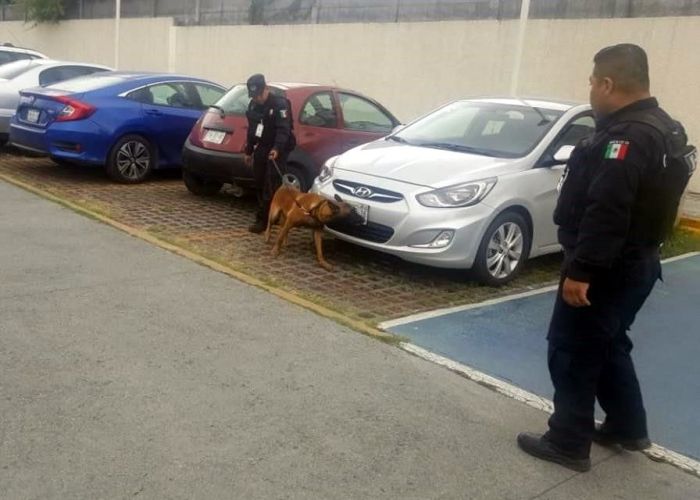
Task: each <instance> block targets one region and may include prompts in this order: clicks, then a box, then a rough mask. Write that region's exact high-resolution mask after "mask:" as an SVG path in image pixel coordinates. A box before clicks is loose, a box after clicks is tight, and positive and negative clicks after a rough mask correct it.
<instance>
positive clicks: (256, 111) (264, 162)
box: [245, 74, 296, 233]
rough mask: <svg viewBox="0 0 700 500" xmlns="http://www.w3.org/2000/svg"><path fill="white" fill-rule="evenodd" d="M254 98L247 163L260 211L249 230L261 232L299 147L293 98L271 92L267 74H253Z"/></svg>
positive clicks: (249, 115)
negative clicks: (273, 200) (289, 160)
mask: <svg viewBox="0 0 700 500" xmlns="http://www.w3.org/2000/svg"><path fill="white" fill-rule="evenodd" d="M247 86H248V95H249V96H250V97H251V100H250V105H249V106H248V111H247V112H246V117H247V118H248V140H247V143H246V148H245V163H246V165H248V166H252V167H253V177H254V180H255V187H256V189H257V192H258V211H257V213H256V215H255V223H253V224H252V225H251V226H250V227H249V228H248V230H249V231H250V232H251V233H261V232H263V231H264V230H265V227H266V225H267V215H268V212H269V209H270V201H272V197H273V196H274V194H275V191H276V190H277V188H278V187H279V186H280V184H281V178H280V173H279V172H278V170H277V168H275V166H274V163H273V162H276V163H277V167H278V168H279V170H280V172H282V173H284V172H286V164H287V157H288V156H289V153H290V152H291V151H292V150H293V149H294V147H295V146H296V139H295V137H294V131H293V124H292V112H291V109H290V104H289V101H288V100H287V99H286V98H284V97H281V96H276V95H274V94H272V93H271V92H270V88H269V87H268V86H267V83H266V82H265V77H264V76H263V75H260V74H256V75H253V76H251V77H250V78H249V79H248V82H247Z"/></svg>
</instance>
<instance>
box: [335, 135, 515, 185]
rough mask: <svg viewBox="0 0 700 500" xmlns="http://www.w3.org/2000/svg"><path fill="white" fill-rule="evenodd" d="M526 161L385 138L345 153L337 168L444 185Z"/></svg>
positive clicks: (505, 170) (506, 170) (490, 174)
mask: <svg viewBox="0 0 700 500" xmlns="http://www.w3.org/2000/svg"><path fill="white" fill-rule="evenodd" d="M522 164H523V161H522V159H521V158H518V159H509V158H508V159H505V158H493V157H490V156H482V155H476V154H469V153H461V152H455V151H446V150H443V149H435V148H427V147H420V146H411V145H408V144H400V143H397V142H391V141H386V140H384V139H381V140H379V141H375V142H372V143H369V144H365V145H364V146H360V147H358V148H355V149H352V150H350V151H348V152H347V153H344V154H343V155H341V156H340V157H338V159H337V161H336V162H335V164H334V168H335V169H338V170H345V171H350V172H357V173H360V174H366V175H371V176H375V177H382V178H385V179H391V180H395V181H399V182H405V183H408V184H415V185H418V186H425V187H432V188H441V187H446V186H452V185H454V184H458V183H461V182H469V181H474V180H479V179H484V178H487V177H496V176H499V175H503V174H506V173H510V172H514V171H518V170H521V169H522Z"/></svg>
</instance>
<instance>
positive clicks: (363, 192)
mask: <svg viewBox="0 0 700 500" xmlns="http://www.w3.org/2000/svg"><path fill="white" fill-rule="evenodd" d="M594 130H595V120H594V118H593V113H592V111H591V109H590V106H588V105H584V104H575V103H569V102H560V101H549V100H546V101H545V100H520V99H502V98H489V99H471V100H462V101H457V102H453V103H451V104H448V105H446V106H443V107H441V108H439V109H437V110H436V111H434V112H432V113H430V114H428V115H427V116H425V117H423V118H420V119H418V120H416V121H415V122H413V123H411V124H409V125H408V126H406V127H404V128H402V129H400V130H398V131H395V132H394V133H393V134H392V135H389V136H387V137H385V138H384V139H380V140H379V141H375V142H371V143H369V144H366V145H364V146H360V147H358V148H355V149H353V150H350V151H348V152H347V153H344V154H343V155H340V156H336V157H334V158H331V159H330V160H328V162H326V165H325V166H324V168H323V169H322V171H321V174H320V175H319V177H318V178H317V179H316V181H315V183H314V186H313V188H312V190H313V191H314V192H316V193H320V194H322V195H325V196H328V197H333V196H334V195H336V194H338V195H340V196H341V197H342V198H343V199H344V200H346V201H348V202H350V203H352V204H353V205H355V206H356V209H357V211H358V213H360V214H361V215H362V216H363V218H364V220H365V223H364V224H362V225H350V224H342V223H337V224H334V225H331V226H329V228H328V230H329V231H330V232H331V233H332V234H334V235H335V236H336V237H338V238H340V239H342V240H346V241H349V242H352V243H355V244H358V245H361V246H364V247H369V248H373V249H376V250H380V251H382V252H387V253H390V254H393V255H396V256H398V257H401V258H402V259H404V260H407V261H411V262H417V263H421V264H427V265H430V266H436V267H443V268H455V269H467V268H472V269H473V271H474V273H475V274H476V277H477V279H479V281H481V282H484V283H487V284H491V285H500V284H503V283H506V282H508V281H509V280H511V279H513V278H514V277H515V276H516V275H517V273H518V272H519V271H520V269H521V268H522V266H523V264H524V262H525V261H526V260H527V259H528V258H529V257H536V256H539V255H543V254H546V253H551V252H556V251H559V250H560V246H559V244H558V243H557V235H556V227H555V225H554V222H553V220H552V214H553V211H554V207H555V205H556V200H557V195H558V189H557V187H558V184H559V182H560V180H561V178H562V173H563V169H564V165H565V163H566V161H567V160H568V158H569V156H570V154H571V151H572V150H573V146H574V145H575V144H576V143H577V142H578V141H579V140H580V139H582V138H584V137H586V136H588V135H590V134H591V133H593V132H594Z"/></svg>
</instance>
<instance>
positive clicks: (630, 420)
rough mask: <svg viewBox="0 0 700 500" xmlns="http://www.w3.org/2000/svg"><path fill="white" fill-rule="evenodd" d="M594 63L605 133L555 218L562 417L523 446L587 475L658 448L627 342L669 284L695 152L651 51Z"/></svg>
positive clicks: (580, 152) (620, 50)
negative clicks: (603, 453) (656, 289)
mask: <svg viewBox="0 0 700 500" xmlns="http://www.w3.org/2000/svg"><path fill="white" fill-rule="evenodd" d="M594 63H595V64H594V69H593V74H592V76H591V77H590V102H591V106H592V108H593V111H594V113H595V115H596V131H595V134H594V135H593V136H591V137H589V138H586V139H584V140H583V141H582V142H581V143H579V144H578V145H577V147H576V148H575V149H574V151H573V153H572V155H571V158H570V160H569V162H568V166H567V170H566V173H565V177H564V181H563V184H562V187H561V192H560V196H559V202H558V204H557V207H556V210H555V213H554V221H555V222H556V224H557V225H558V226H559V242H560V243H561V245H562V246H563V247H564V252H565V254H564V255H565V257H564V264H563V268H562V276H561V282H560V286H559V291H558V294H557V298H556V302H555V306H554V313H553V315H552V319H551V324H550V328H549V333H548V341H549V352H548V365H549V371H550V375H551V378H552V382H553V385H554V390H555V393H554V414H553V415H552V416H551V418H550V419H549V431H548V432H547V433H545V434H544V435H539V434H531V433H523V434H520V435H519V436H518V445H519V446H520V447H521V448H522V449H523V450H524V451H526V452H527V453H529V454H531V455H534V456H536V457H538V458H541V459H544V460H549V461H551V462H555V463H559V464H561V465H564V466H565V467H568V468H570V469H573V470H577V471H587V470H589V469H590V467H591V463H590V458H589V457H590V448H591V442H592V441H595V442H598V443H599V444H601V445H621V446H622V447H624V448H626V449H628V450H643V449H645V448H647V447H649V446H650V445H651V443H650V441H649V439H648V436H647V422H646V413H645V409H644V405H643V403H642V395H641V392H640V388H639V383H638V381H637V376H636V374H635V369H634V364H633V362H632V358H631V357H630V352H631V350H632V342H631V340H630V338H629V336H628V334H627V331H628V329H629V328H630V326H631V325H632V322H633V321H634V318H635V315H636V314H637V312H638V311H639V309H640V308H641V307H642V304H644V301H645V299H646V298H647V296H648V295H649V293H650V292H651V290H652V288H653V286H654V284H655V282H656V281H657V280H658V279H659V278H660V277H661V265H660V262H659V246H660V244H661V243H662V241H663V238H664V237H665V236H666V233H667V231H668V226H669V222H671V223H672V221H673V219H674V218H675V214H676V211H677V208H678V204H679V200H680V196H681V193H682V190H683V189H684V188H685V185H686V184H687V178H686V179H685V180H684V181H679V182H680V183H681V184H682V186H678V185H675V186H669V176H668V170H669V168H667V166H668V165H670V164H671V163H672V162H671V159H672V158H673V159H676V158H678V157H679V155H681V153H683V152H684V151H687V150H688V148H689V146H687V139H686V136H685V132H684V130H683V127H682V126H681V125H680V123H678V122H676V121H674V120H673V119H672V118H671V117H670V116H669V115H668V114H667V113H666V112H664V111H663V110H662V109H661V108H660V107H659V104H658V102H657V101H656V99H654V98H653V97H651V95H650V93H649V70H648V63H647V56H646V53H645V52H644V50H643V49H641V48H640V47H638V46H636V45H631V44H621V45H616V46H612V47H608V48H605V49H603V50H601V51H600V52H598V54H597V55H596V56H595V58H594ZM674 165H676V164H674ZM681 177H683V176H682V175H681ZM673 182H674V181H670V184H673ZM676 184H677V183H676ZM596 398H597V399H598V401H599V403H600V406H601V407H602V408H603V410H604V411H605V413H606V419H605V422H604V423H603V424H602V426H597V427H596V426H595V425H594V407H595V400H596Z"/></svg>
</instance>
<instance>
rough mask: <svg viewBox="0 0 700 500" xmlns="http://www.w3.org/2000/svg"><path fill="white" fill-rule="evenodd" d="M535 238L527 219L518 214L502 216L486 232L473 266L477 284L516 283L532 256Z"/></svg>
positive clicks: (503, 214)
mask: <svg viewBox="0 0 700 500" xmlns="http://www.w3.org/2000/svg"><path fill="white" fill-rule="evenodd" d="M531 240H532V236H531V234H530V226H529V225H528V223H527V221H526V220H525V218H524V217H523V216H522V215H520V214H519V213H517V212H515V211H508V212H504V213H502V214H500V215H499V216H498V217H496V219H494V221H493V222H491V224H489V227H488V228H487V229H486V232H485V233H484V237H483V238H482V240H481V244H480V245H479V250H478V252H477V254H476V259H475V260H474V265H473V266H472V272H473V273H474V275H475V278H476V280H477V281H479V282H480V283H482V284H484V285H489V286H501V285H505V284H506V283H508V282H509V281H511V280H513V279H514V278H515V277H516V276H517V275H518V274H520V272H521V271H522V268H523V267H524V265H525V262H526V261H527V259H528V257H529V255H530V243H531Z"/></svg>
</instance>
